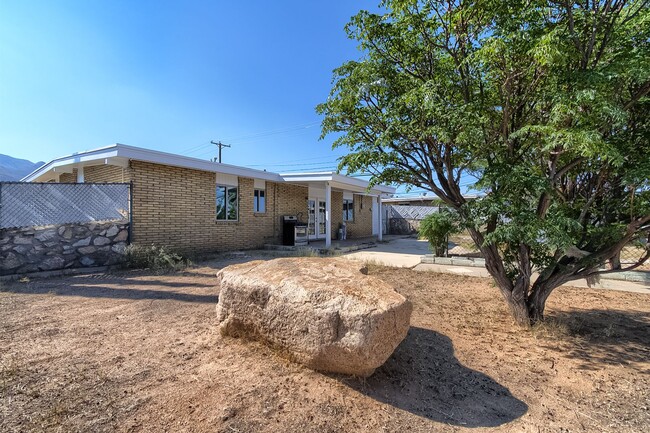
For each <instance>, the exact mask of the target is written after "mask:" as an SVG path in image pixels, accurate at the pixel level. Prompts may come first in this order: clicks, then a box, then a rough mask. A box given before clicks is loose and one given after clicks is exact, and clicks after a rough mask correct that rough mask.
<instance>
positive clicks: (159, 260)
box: [124, 244, 192, 271]
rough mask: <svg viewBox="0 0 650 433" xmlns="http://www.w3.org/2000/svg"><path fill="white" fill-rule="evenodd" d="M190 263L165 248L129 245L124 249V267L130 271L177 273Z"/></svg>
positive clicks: (185, 258)
mask: <svg viewBox="0 0 650 433" xmlns="http://www.w3.org/2000/svg"><path fill="white" fill-rule="evenodd" d="M191 263H192V262H191V261H190V260H189V259H188V258H187V257H183V256H182V255H181V254H178V253H176V252H174V251H171V250H169V249H168V248H166V247H158V246H156V245H150V246H142V245H136V244H131V245H129V246H128V247H126V250H125V261H124V266H125V267H127V268H132V269H146V268H149V269H153V270H155V271H178V270H181V269H185V268H186V267H187V266H189V265H190V264H191Z"/></svg>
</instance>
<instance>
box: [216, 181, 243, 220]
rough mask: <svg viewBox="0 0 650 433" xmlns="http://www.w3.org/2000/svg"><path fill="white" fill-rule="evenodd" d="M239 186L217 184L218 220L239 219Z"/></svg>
mask: <svg viewBox="0 0 650 433" xmlns="http://www.w3.org/2000/svg"><path fill="white" fill-rule="evenodd" d="M237 202H238V197H237V187H236V186H222V185H217V221H237V216H238V215H237V214H238V212H237Z"/></svg>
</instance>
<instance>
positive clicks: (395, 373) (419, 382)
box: [344, 327, 528, 427]
mask: <svg viewBox="0 0 650 433" xmlns="http://www.w3.org/2000/svg"><path fill="white" fill-rule="evenodd" d="M344 382H345V383H346V384H347V385H349V386H351V387H352V388H354V389H356V390H357V391H359V392H361V393H363V394H365V395H367V396H369V397H372V398H374V399H375V400H378V401H381V402H382V403H387V404H390V405H391V406H394V407H396V408H399V409H402V410H405V411H408V412H411V413H413V414H415V415H418V416H422V417H425V418H428V419H430V420H433V421H437V422H442V423H445V424H452V425H457V426H464V427H496V426H499V425H502V424H505V423H508V422H510V421H513V420H515V419H517V418H519V417H520V416H522V415H523V414H525V413H526V412H527V411H528V406H527V405H526V404H525V403H524V402H522V401H520V400H518V399H517V398H515V397H514V396H513V395H512V394H511V393H510V391H509V390H508V389H507V388H505V387H504V386H502V385H500V384H498V383H497V382H496V381H494V380H493V379H491V378H490V377H489V376H487V375H485V374H483V373H480V372H478V371H474V370H472V369H469V368H467V367H465V366H463V365H462V364H461V363H460V362H459V361H458V360H457V359H456V357H455V356H454V348H453V345H452V342H451V340H450V339H449V338H448V337H446V336H444V335H442V334H439V333H437V332H434V331H431V330H429V329H424V328H415V327H411V329H410V330H409V332H408V335H407V337H406V338H405V339H404V341H402V343H401V344H400V345H399V346H398V347H397V349H396V350H395V352H394V353H393V355H392V356H391V357H390V358H389V359H388V361H386V363H385V364H384V365H383V366H381V367H380V368H378V369H377V371H376V372H375V374H373V375H372V376H371V377H369V378H368V379H365V380H361V381H352V382H350V381H344Z"/></svg>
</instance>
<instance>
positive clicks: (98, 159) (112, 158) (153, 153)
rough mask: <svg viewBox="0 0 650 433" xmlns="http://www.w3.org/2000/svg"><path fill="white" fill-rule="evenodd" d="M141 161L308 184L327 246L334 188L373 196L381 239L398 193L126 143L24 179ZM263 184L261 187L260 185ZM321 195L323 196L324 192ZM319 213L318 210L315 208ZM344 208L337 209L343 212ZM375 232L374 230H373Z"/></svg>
mask: <svg viewBox="0 0 650 433" xmlns="http://www.w3.org/2000/svg"><path fill="white" fill-rule="evenodd" d="M131 160H134V161H142V162H149V163H154V164H160V165H167V166H172V167H180V168H188V169H193V170H200V171H207V172H213V173H217V176H216V177H217V179H216V184H217V185H228V186H237V183H238V178H239V177H246V178H252V179H254V186H255V188H259V189H265V187H266V184H265V181H272V182H278V183H282V182H286V183H291V184H296V185H302V186H306V187H308V192H309V194H308V197H309V198H311V197H312V196H313V197H314V199H316V205H318V200H317V199H320V198H324V199H325V205H326V211H325V245H326V247H329V246H330V245H331V238H332V236H331V235H332V212H333V210H332V191H333V190H336V191H343V194H344V196H345V197H346V198H348V197H351V195H352V194H353V193H354V194H361V195H367V196H372V197H374V200H376V206H377V208H378V211H379V216H378V225H379V232H378V236H379V239H380V240H381V236H382V233H381V226H382V224H381V202H382V196H386V195H389V194H394V193H395V188H393V187H390V186H386V185H375V186H373V187H370V183H369V182H368V181H365V180H362V179H356V178H353V177H349V176H343V175H340V174H338V173H335V172H318V173H287V174H278V173H272V172H267V171H263V170H255V169H252V168H247V167H240V166H236V165H229V164H220V163H217V162H212V161H207V160H203V159H197V158H190V157H187V156H183V155H175V154H173V153H166V152H160V151H157V150H150V149H143V148H140V147H133V146H127V145H124V144H113V145H111V146H107V147H102V148H99V149H94V150H88V151H85V152H79V153H75V154H72V155H68V156H63V157H61V158H56V159H54V160H52V161H50V162H48V163H47V164H45V165H43V166H41V167H40V168H38V169H36V170H34V171H33V172H32V173H30V174H28V175H27V176H25V177H24V178H23V179H22V181H23V182H38V181H41V182H47V181H50V180H56V181H58V180H59V178H60V175H61V174H62V173H72V172H73V169H75V168H76V169H77V181H78V182H83V181H84V167H89V166H97V165H116V166H119V167H128V166H129V161H131ZM260 187H261V188H260ZM321 194H322V195H321ZM316 211H317V212H318V209H316ZM340 211H341V209H338V210H336V212H340ZM373 231H374V230H373Z"/></svg>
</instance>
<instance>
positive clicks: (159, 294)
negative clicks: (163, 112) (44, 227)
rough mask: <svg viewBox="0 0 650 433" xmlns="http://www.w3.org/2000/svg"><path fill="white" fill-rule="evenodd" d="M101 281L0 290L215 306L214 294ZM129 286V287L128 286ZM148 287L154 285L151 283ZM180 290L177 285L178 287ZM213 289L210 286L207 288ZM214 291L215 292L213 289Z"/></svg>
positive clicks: (135, 282) (28, 285)
mask: <svg viewBox="0 0 650 433" xmlns="http://www.w3.org/2000/svg"><path fill="white" fill-rule="evenodd" d="M98 282H101V280H92V281H87V282H86V284H84V282H83V281H80V280H75V281H74V282H73V283H72V284H43V283H40V284H39V283H28V284H11V285H7V286H3V287H2V288H0V291H2V292H11V293H20V294H25V295H44V294H48V295H55V296H79V297H83V298H109V299H131V300H142V299H151V300H172V301H180V302H198V303H211V304H216V303H217V301H218V300H219V297H218V296H217V295H216V294H215V295H203V294H194V293H182V292H176V291H171V290H150V289H138V288H133V287H137V286H138V285H139V284H140V283H141V282H140V281H134V282H133V283H125V282H124V281H122V282H120V281H105V282H104V283H111V284H116V285H121V286H123V287H120V288H115V287H107V286H102V285H99V284H97V283H98ZM131 284H132V286H131V287H129V286H130V285H131ZM149 284H154V282H152V281H150V282H149ZM179 287H180V286H179ZM206 287H213V286H206ZM215 291H216V289H215Z"/></svg>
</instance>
